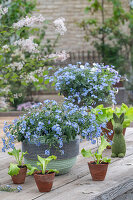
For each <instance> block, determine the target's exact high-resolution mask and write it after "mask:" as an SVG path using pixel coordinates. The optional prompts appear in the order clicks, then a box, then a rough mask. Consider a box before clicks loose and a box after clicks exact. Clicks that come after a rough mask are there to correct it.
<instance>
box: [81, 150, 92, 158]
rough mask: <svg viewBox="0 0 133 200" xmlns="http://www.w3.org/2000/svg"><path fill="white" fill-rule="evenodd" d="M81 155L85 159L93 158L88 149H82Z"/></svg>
mask: <svg viewBox="0 0 133 200" xmlns="http://www.w3.org/2000/svg"><path fill="white" fill-rule="evenodd" d="M81 154H82V156H83V157H87V158H89V157H92V156H93V154H92V153H91V149H89V150H85V149H82V151H81Z"/></svg>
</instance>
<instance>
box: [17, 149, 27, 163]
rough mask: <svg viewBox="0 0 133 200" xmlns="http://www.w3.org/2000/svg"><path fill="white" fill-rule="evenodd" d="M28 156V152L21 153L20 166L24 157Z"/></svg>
mask: <svg viewBox="0 0 133 200" xmlns="http://www.w3.org/2000/svg"><path fill="white" fill-rule="evenodd" d="M26 154H28V152H27V151H26V152H22V153H21V157H20V161H19V164H20V165H22V161H23V157H24V155H26Z"/></svg>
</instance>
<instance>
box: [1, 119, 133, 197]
mask: <svg viewBox="0 0 133 200" xmlns="http://www.w3.org/2000/svg"><path fill="white" fill-rule="evenodd" d="M6 119H7V118H6ZM4 120H5V119H4V118H2V119H1V120H0V129H1V130H2V126H3V122H4ZM11 120H12V118H9V119H8V121H11ZM0 137H2V132H1V131H0ZM125 138H126V144H127V152H126V156H125V157H124V158H123V159H119V158H114V159H112V161H111V164H110V165H109V167H108V172H107V175H106V179H105V181H101V182H100V181H92V179H91V175H90V172H89V170H88V166H87V161H88V160H89V159H86V158H83V157H82V156H81V154H79V156H78V158H77V162H76V165H75V166H74V167H73V168H72V170H71V171H70V173H68V174H66V175H62V176H56V177H55V180H54V185H53V188H52V191H51V192H50V193H39V192H38V189H37V186H36V184H35V181H34V177H33V176H27V177H26V181H25V184H22V188H23V189H22V191H21V192H19V193H17V192H14V193H13V192H12V193H9V192H2V191H0V200H15V199H16V200H35V199H36V200H44V199H48V200H68V199H70V200H91V199H97V200H100V199H101V200H102V199H104V200H112V199H115V200H121V199H123V200H124V199H126V198H127V197H126V196H127V195H128V197H130V198H127V199H128V200H133V193H132V190H133V128H127V130H126V136H125ZM1 147H2V142H0V185H1V186H4V185H7V184H8V185H9V184H10V185H12V187H16V186H15V185H13V184H12V181H11V178H10V176H9V175H8V166H9V163H10V162H11V161H12V162H13V161H14V159H13V158H11V157H10V156H9V155H8V154H7V153H3V152H1ZM17 147H21V145H20V144H17ZM83 147H84V148H86V149H87V148H88V149H89V148H91V149H93V151H95V149H96V145H92V144H90V143H89V142H86V141H83V142H82V143H81V144H80V150H81V149H82V148H83ZM104 155H106V156H108V157H110V155H111V150H110V149H106V150H105V152H104ZM128 191H129V192H128ZM127 192H128V193H127ZM124 196H125V198H123V197H124Z"/></svg>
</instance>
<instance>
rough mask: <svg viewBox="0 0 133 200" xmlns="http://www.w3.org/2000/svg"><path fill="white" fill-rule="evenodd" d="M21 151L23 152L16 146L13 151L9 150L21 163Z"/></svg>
mask: <svg viewBox="0 0 133 200" xmlns="http://www.w3.org/2000/svg"><path fill="white" fill-rule="evenodd" d="M20 152H21V150H20V149H18V150H17V149H16V148H14V149H13V151H11V152H8V154H9V155H10V156H14V157H15V159H16V161H17V163H18V164H19V153H20Z"/></svg>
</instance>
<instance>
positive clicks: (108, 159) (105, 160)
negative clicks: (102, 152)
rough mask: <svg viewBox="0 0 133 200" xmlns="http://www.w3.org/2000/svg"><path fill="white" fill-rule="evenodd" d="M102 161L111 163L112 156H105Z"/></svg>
mask: <svg viewBox="0 0 133 200" xmlns="http://www.w3.org/2000/svg"><path fill="white" fill-rule="evenodd" d="M102 161H103V162H105V163H111V159H110V158H106V157H104V158H103V159H102Z"/></svg>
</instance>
